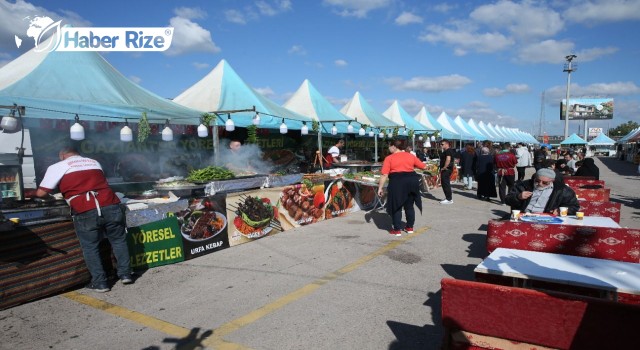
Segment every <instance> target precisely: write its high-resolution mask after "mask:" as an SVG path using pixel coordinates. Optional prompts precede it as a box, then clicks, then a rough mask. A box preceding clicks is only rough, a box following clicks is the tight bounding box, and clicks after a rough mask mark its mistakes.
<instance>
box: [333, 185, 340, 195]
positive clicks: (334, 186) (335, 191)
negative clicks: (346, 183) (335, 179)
mask: <svg viewBox="0 0 640 350" xmlns="http://www.w3.org/2000/svg"><path fill="white" fill-rule="evenodd" d="M339 190H340V189H339V188H338V185H337V184H333V186H331V197H335V196H336V193H338V191H339Z"/></svg>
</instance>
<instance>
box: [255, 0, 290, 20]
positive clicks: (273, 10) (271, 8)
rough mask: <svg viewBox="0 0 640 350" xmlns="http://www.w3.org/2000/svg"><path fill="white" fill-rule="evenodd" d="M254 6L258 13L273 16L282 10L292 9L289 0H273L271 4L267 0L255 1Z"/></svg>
mask: <svg viewBox="0 0 640 350" xmlns="http://www.w3.org/2000/svg"><path fill="white" fill-rule="evenodd" d="M255 5H256V7H257V8H258V11H259V12H260V14H262V15H265V16H270V17H271V16H275V15H278V14H280V13H282V12H286V11H290V10H291V9H292V6H291V1H289V0H280V1H275V2H274V3H273V4H270V3H268V2H267V1H263V0H261V1H256V3H255Z"/></svg>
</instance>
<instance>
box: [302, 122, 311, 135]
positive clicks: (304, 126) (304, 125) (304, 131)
mask: <svg viewBox="0 0 640 350" xmlns="http://www.w3.org/2000/svg"><path fill="white" fill-rule="evenodd" d="M300 134H301V135H309V127H308V126H307V122H302V128H301V129H300Z"/></svg>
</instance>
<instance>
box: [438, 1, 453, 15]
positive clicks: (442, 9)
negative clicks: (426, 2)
mask: <svg viewBox="0 0 640 350" xmlns="http://www.w3.org/2000/svg"><path fill="white" fill-rule="evenodd" d="M457 7H458V5H451V4H449V3H446V2H443V3H441V4H438V5H435V6H434V7H433V10H434V11H436V12H440V13H447V12H449V11H451V10H453V9H455V8H457Z"/></svg>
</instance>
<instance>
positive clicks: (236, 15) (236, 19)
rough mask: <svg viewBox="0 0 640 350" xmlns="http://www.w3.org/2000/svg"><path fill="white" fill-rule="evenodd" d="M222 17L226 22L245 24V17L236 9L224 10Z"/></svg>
mask: <svg viewBox="0 0 640 350" xmlns="http://www.w3.org/2000/svg"><path fill="white" fill-rule="evenodd" d="M224 17H225V18H226V20H227V21H228V22H231V23H235V24H247V18H245V15H244V14H243V13H242V12H240V11H238V10H226V11H224Z"/></svg>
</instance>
